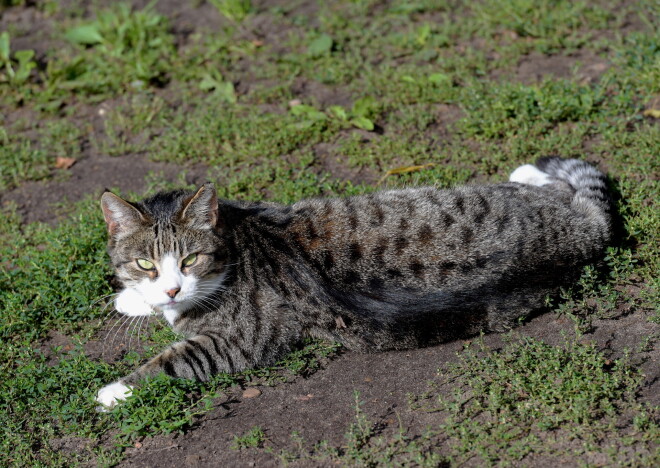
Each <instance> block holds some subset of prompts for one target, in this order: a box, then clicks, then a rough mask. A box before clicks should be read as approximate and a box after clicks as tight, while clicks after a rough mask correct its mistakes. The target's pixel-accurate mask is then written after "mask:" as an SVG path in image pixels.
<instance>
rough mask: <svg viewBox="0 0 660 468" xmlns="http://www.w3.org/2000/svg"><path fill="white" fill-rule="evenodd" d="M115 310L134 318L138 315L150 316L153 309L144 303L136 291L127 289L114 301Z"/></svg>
mask: <svg viewBox="0 0 660 468" xmlns="http://www.w3.org/2000/svg"><path fill="white" fill-rule="evenodd" d="M115 309H117V312H120V313H122V314H124V315H128V316H129V317H136V316H139V315H152V314H153V313H154V311H153V308H152V307H151V306H150V305H149V304H147V303H146V302H144V299H142V296H141V295H140V293H138V292H137V291H135V290H133V289H130V288H127V289H124V290H123V291H122V292H120V293H119V295H118V296H117V299H115Z"/></svg>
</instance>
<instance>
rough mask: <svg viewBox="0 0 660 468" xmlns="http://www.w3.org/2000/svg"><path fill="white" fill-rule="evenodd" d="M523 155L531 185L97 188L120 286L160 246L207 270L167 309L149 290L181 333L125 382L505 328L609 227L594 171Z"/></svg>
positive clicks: (593, 253) (142, 277)
mask: <svg viewBox="0 0 660 468" xmlns="http://www.w3.org/2000/svg"><path fill="white" fill-rule="evenodd" d="M532 170H534V171H537V170H540V171H542V172H543V174H541V177H540V178H538V177H537V178H536V179H535V180H542V181H543V184H542V185H541V184H540V183H539V185H541V186H537V185H531V184H532V182H530V183H517V182H508V183H503V184H497V185H487V186H466V187H459V188H455V189H451V190H437V189H435V188H431V187H422V188H411V189H404V190H390V191H383V192H378V193H373V194H369V195H362V196H356V197H348V198H337V199H309V200H302V201H300V202H297V203H295V204H293V205H290V206H284V205H278V204H273V203H244V202H234V201H217V199H216V198H215V191H214V190H213V188H212V186H211V185H209V184H207V185H205V186H203V187H202V188H201V189H200V190H199V191H198V192H197V193H190V192H186V191H176V192H169V193H163V194H159V195H156V196H154V197H152V198H150V199H147V200H144V201H142V202H140V203H135V204H133V203H129V202H125V201H123V200H121V199H119V198H118V197H116V196H114V195H112V194H105V195H104V199H103V208H104V214H105V216H106V221H107V222H108V229H109V233H110V241H109V251H110V255H111V258H112V261H113V265H114V266H115V268H116V270H117V275H118V277H119V278H120V279H121V280H122V281H123V282H124V284H125V286H126V288H127V290H132V289H131V288H134V287H136V285H137V284H138V283H140V282H142V283H144V284H147V285H149V284H151V283H154V284H155V282H156V281H158V279H157V276H158V272H155V273H154V272H145V271H140V269H139V268H138V267H137V266H136V264H135V259H136V258H146V259H148V260H150V261H153V262H154V263H155V264H158V262H159V259H160V257H161V256H163V255H165V254H166V253H167V254H168V255H172V256H173V258H176V259H179V261H181V259H182V258H184V257H185V256H186V255H189V254H190V253H199V259H198V262H199V263H196V264H195V265H193V266H192V267H190V268H188V269H183V267H182V270H181V272H182V275H183V276H186V275H194V276H195V278H198V279H199V280H200V281H201V280H204V278H214V281H215V283H213V282H211V283H210V284H215V286H213V288H211V289H212V290H210V289H209V288H206V289H205V290H200V291H199V296H198V299H199V300H197V301H195V300H194V298H193V300H191V301H190V302H189V303H182V304H175V305H174V306H172V307H174V309H172V310H170V309H168V308H167V306H163V305H159V304H154V303H151V304H147V305H148V307H150V308H151V312H150V313H154V314H159V313H163V314H165V315H166V317H168V320H170V322H171V324H172V326H173V328H174V330H176V331H177V332H180V333H183V334H184V335H185V336H187V339H184V340H183V341H180V342H177V343H175V344H173V345H172V346H170V347H169V348H168V349H166V350H165V351H163V352H162V353H161V354H160V355H159V356H157V357H156V358H154V359H152V360H151V361H149V362H147V363H146V364H144V365H143V366H141V367H140V368H139V369H137V370H136V371H135V372H133V373H132V374H130V375H128V376H127V377H126V378H124V379H122V381H121V382H122V384H123V385H126V386H129V387H130V386H131V385H135V384H136V383H138V382H139V380H140V379H142V378H143V377H144V376H145V375H154V374H157V373H160V372H164V373H166V374H167V375H170V376H172V377H181V378H189V379H198V380H207V379H208V378H209V377H210V376H211V375H213V374H216V373H218V372H237V371H241V370H243V369H247V368H251V367H254V366H260V365H267V364H271V363H273V362H274V361H276V360H277V359H279V358H281V357H282V356H283V355H284V354H285V353H287V352H288V351H289V350H291V349H292V347H294V346H296V344H297V343H299V342H300V341H301V340H302V339H303V338H304V337H305V336H313V337H322V338H326V339H330V340H336V341H339V342H341V343H343V344H344V345H345V346H347V347H348V348H350V349H355V350H360V351H380V350H386V349H405V348H411V347H418V346H425V345H429V344H433V343H438V342H443V341H447V340H451V339H455V338H457V337H463V336H468V335H471V334H475V333H478V332H479V331H480V330H505V329H508V328H510V327H511V326H513V325H514V324H515V323H516V321H517V319H519V318H520V317H521V316H524V315H525V314H527V313H529V312H530V311H531V310H534V309H538V308H540V307H541V306H542V305H543V300H544V298H545V297H546V295H547V294H548V293H549V292H552V291H553V290H554V288H556V287H557V286H558V285H559V284H562V283H565V282H567V281H571V279H572V278H573V277H574V274H575V273H576V272H579V270H580V267H581V266H582V265H585V264H587V263H589V262H592V261H594V260H595V259H597V257H598V256H599V255H601V254H602V253H603V251H604V249H605V247H606V246H607V245H608V243H609V242H610V238H611V231H612V228H611V224H612V221H611V202H610V198H609V194H608V192H607V186H606V182H605V177H604V176H603V174H601V173H600V172H598V171H597V170H596V169H595V168H593V167H592V166H590V165H588V164H587V163H584V162H581V161H577V160H562V159H559V158H546V159H542V160H540V161H539V162H538V163H537V166H536V169H534V168H532ZM544 174H545V175H547V177H546V176H545V175H544ZM546 179H547V180H546ZM548 181H549V182H548ZM150 274H151V275H153V277H150V276H149V275H150ZM218 278H220V279H218ZM132 294H133V295H134V293H132ZM131 297H132V296H131ZM138 302H139V301H138ZM131 304H132V303H128V305H122V307H123V308H124V309H131V307H133V306H132V305H131ZM135 307H136V309H135V310H138V309H139V307H142V309H139V310H140V311H142V312H140V313H144V312H143V310H144V303H142V305H139V307H138V305H135ZM122 312H124V313H130V310H123V311H122ZM168 314H169V315H168ZM113 385H114V384H113ZM113 388H114V387H113ZM118 398H121V395H120V396H119V397H118ZM106 400H107V398H106ZM99 401H101V400H99Z"/></svg>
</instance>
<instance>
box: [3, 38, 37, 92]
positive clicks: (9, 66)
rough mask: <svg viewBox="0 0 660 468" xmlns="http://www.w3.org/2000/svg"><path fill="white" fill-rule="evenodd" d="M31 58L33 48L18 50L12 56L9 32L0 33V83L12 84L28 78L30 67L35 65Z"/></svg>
mask: <svg viewBox="0 0 660 468" xmlns="http://www.w3.org/2000/svg"><path fill="white" fill-rule="evenodd" d="M33 58H34V51H33V50H18V51H16V52H14V54H13V57H12V56H11V48H10V41H9V33H8V32H7V31H4V32H2V33H0V83H2V82H6V83H9V84H10V85H12V86H18V85H21V84H23V83H25V82H26V81H27V80H28V78H30V73H31V72H32V69H33V68H34V67H36V66H37V64H36V62H35V61H34V60H32V59H33ZM3 70H4V73H2V71H3Z"/></svg>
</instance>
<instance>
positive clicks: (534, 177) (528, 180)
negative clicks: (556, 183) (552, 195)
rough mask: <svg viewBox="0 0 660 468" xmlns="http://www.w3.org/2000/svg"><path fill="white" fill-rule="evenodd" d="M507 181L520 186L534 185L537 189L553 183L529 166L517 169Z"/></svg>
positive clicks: (550, 179)
mask: <svg viewBox="0 0 660 468" xmlns="http://www.w3.org/2000/svg"><path fill="white" fill-rule="evenodd" d="M509 180H510V181H511V182H518V183H520V184H527V185H536V186H537V187H541V186H543V185H547V184H551V183H552V182H553V179H552V177H550V176H549V175H548V174H546V173H545V172H543V171H541V170H539V169H538V168H537V167H536V166H533V165H531V164H525V165H524V166H520V167H519V168H517V169H516V170H515V171H513V172H512V173H511V175H510V176H509Z"/></svg>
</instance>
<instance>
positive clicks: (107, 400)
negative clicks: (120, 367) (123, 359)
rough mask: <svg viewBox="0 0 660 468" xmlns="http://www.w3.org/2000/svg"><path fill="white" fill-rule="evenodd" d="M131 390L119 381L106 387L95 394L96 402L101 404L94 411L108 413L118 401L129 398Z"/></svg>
mask: <svg viewBox="0 0 660 468" xmlns="http://www.w3.org/2000/svg"><path fill="white" fill-rule="evenodd" d="M132 390H133V387H131V386H129V385H125V384H123V383H122V381H121V380H118V381H117V382H113V383H111V384H109V385H106V386H105V387H103V388H102V389H101V390H99V391H98V393H97V394H96V401H97V402H99V403H101V406H99V407H97V408H96V409H97V410H98V411H103V412H105V411H109V410H110V409H112V408H113V407H114V406H115V405H116V404H117V403H118V402H119V401H122V400H125V399H126V398H127V397H129V396H131V393H133V392H132Z"/></svg>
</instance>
